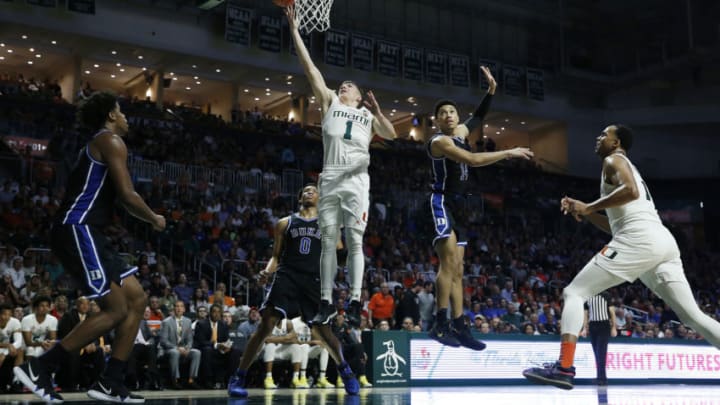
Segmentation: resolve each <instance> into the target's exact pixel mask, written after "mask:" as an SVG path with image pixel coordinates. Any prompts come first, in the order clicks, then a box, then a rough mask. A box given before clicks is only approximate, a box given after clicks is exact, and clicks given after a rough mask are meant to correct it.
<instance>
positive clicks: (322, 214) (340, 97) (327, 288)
mask: <svg viewBox="0 0 720 405" xmlns="http://www.w3.org/2000/svg"><path fill="white" fill-rule="evenodd" d="M285 14H286V15H287V19H288V24H289V26H290V35H291V36H292V38H293V42H294V44H295V49H296V51H297V55H298V58H299V59H300V63H301V64H302V66H303V70H304V71H305V75H306V76H307V78H308V81H309V82H310V87H311V88H312V90H313V94H315V97H316V98H317V100H318V101H319V102H320V107H321V109H322V114H323V119H322V142H323V170H322V173H321V175H320V179H319V182H318V183H319V189H320V204H319V206H318V213H319V222H320V230H321V231H322V254H321V256H320V298H321V304H320V310H319V312H318V315H317V316H316V317H315V319H313V323H318V324H328V322H330V320H331V319H332V318H333V317H335V315H336V314H337V311H336V309H335V306H334V305H332V302H333V299H332V290H333V284H334V280H335V274H336V272H337V257H336V252H335V246H336V245H337V241H338V238H339V234H340V227H341V226H344V227H345V242H346V243H345V245H346V246H347V249H348V261H347V263H348V272H349V276H350V289H351V291H350V305H349V307H348V321H350V322H352V323H355V324H358V325H359V323H360V310H361V305H360V291H361V288H362V280H363V272H364V265H365V262H364V257H363V252H362V240H363V234H364V233H365V227H366V226H367V216H368V209H369V206H370V195H369V194H370V177H369V176H368V171H367V169H368V166H369V165H370V151H369V147H370V141H371V139H372V135H373V133H377V134H378V135H379V136H381V137H382V138H385V139H395V138H397V134H396V133H395V129H394V128H393V125H392V123H391V122H390V120H388V119H387V118H386V117H385V116H384V115H383V114H382V112H381V111H380V106H379V105H378V103H377V101H376V100H375V97H374V95H373V93H372V92H368V93H367V100H365V101H364V103H363V95H362V91H361V90H360V88H359V87H358V86H357V84H355V83H354V82H352V81H344V82H342V84H341V85H340V88H339V89H338V92H337V94H336V93H335V91H333V90H331V89H329V88H328V87H327V86H326V85H325V79H324V78H323V76H322V74H321V73H320V71H319V70H318V68H317V67H316V66H315V64H314V63H313V61H312V59H311V58H310V53H309V52H308V50H307V48H306V47H305V44H304V43H303V41H302V38H301V37H300V32H299V31H298V25H297V21H296V19H295V9H294V7H293V6H290V7H287V8H286V9H285ZM363 104H364V105H363Z"/></svg>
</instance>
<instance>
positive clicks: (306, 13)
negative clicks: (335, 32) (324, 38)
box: [295, 0, 333, 34]
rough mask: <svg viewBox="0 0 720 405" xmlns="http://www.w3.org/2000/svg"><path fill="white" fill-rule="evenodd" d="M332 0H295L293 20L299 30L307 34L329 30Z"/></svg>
mask: <svg viewBox="0 0 720 405" xmlns="http://www.w3.org/2000/svg"><path fill="white" fill-rule="evenodd" d="M332 4H333V0H295V19H296V21H297V26H298V28H299V29H300V30H302V31H305V33H306V34H309V33H311V32H313V31H319V32H323V31H327V30H328V28H330V8H332Z"/></svg>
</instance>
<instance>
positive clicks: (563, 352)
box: [560, 342, 576, 368]
mask: <svg viewBox="0 0 720 405" xmlns="http://www.w3.org/2000/svg"><path fill="white" fill-rule="evenodd" d="M575 346H576V343H575V342H562V343H560V367H562V368H570V367H572V365H573V362H574V361H575Z"/></svg>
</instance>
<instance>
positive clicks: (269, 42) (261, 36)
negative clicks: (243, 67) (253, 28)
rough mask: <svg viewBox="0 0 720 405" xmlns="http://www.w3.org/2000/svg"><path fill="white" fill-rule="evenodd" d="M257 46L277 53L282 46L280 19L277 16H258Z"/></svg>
mask: <svg viewBox="0 0 720 405" xmlns="http://www.w3.org/2000/svg"><path fill="white" fill-rule="evenodd" d="M258 48H260V49H262V50H264V51H269V52H275V53H279V52H280V49H281V48H282V19H281V18H279V17H268V16H265V15H264V16H262V17H260V21H259V22H258Z"/></svg>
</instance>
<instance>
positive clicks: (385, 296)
mask: <svg viewBox="0 0 720 405" xmlns="http://www.w3.org/2000/svg"><path fill="white" fill-rule="evenodd" d="M394 311H395V300H394V299H393V296H392V295H391V294H390V288H389V287H388V284H387V283H382V284H381V285H380V291H379V292H376V293H375V294H373V296H372V298H370V303H369V304H368V314H369V318H370V320H371V322H370V327H372V325H376V324H377V323H378V322H379V321H380V320H387V321H388V322H389V320H390V319H392V318H393V312H394ZM388 325H389V323H388Z"/></svg>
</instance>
